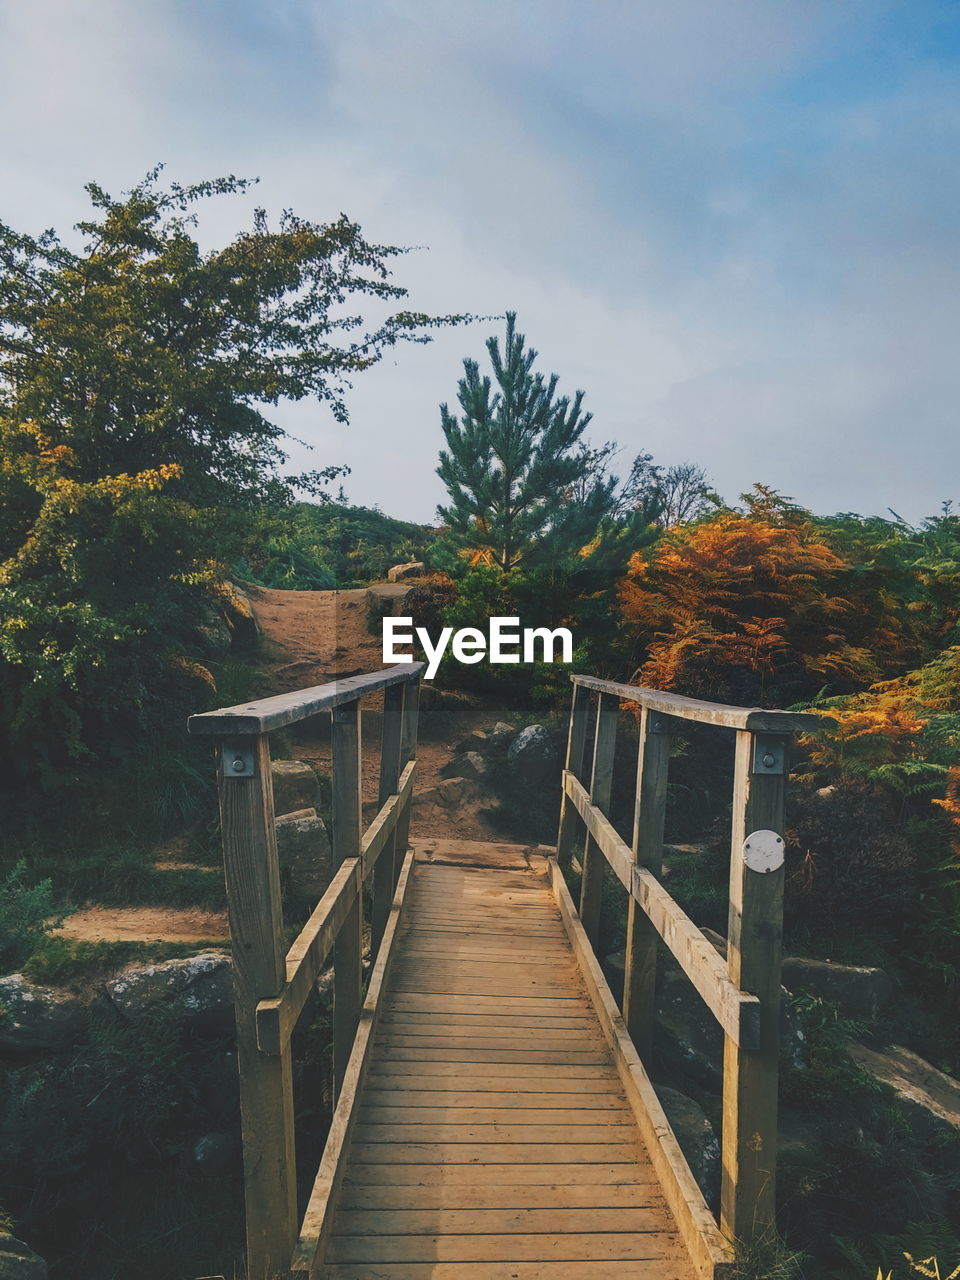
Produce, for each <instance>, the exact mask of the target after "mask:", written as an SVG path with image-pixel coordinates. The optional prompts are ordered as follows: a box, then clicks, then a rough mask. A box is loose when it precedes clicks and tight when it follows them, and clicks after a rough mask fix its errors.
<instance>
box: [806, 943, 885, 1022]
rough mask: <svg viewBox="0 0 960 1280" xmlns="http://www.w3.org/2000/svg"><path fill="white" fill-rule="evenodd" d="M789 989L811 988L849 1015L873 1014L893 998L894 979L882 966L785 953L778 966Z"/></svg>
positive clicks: (867, 1015)
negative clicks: (854, 963)
mask: <svg viewBox="0 0 960 1280" xmlns="http://www.w3.org/2000/svg"><path fill="white" fill-rule="evenodd" d="M781 975H782V978H783V985H784V986H785V987H786V988H787V990H788V991H792V992H797V991H810V992H812V993H813V994H814V995H816V996H821V997H822V998H823V999H824V1000H829V1001H830V1002H831V1003H832V1004H835V1005H836V1006H837V1008H838V1009H839V1010H840V1012H841V1013H844V1014H846V1015H847V1016H848V1017H852V1018H874V1017H876V1015H877V1013H878V1012H879V1010H880V1009H882V1008H883V1007H884V1006H885V1005H887V1004H889V1003H890V1001H891V999H892V998H893V983H892V982H891V980H890V977H889V975H888V974H886V973H885V972H884V970H883V969H873V968H869V967H867V966H865V965H853V964H835V963H834V962H833V961H832V960H808V959H806V958H805V957H804V956H785V957H784V961H783V968H782V970H781Z"/></svg>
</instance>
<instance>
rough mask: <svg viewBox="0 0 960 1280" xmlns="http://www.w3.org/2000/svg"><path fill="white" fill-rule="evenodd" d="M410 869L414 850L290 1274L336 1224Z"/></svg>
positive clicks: (301, 1270)
mask: <svg viewBox="0 0 960 1280" xmlns="http://www.w3.org/2000/svg"><path fill="white" fill-rule="evenodd" d="M412 868H413V855H412V854H411V855H409V856H408V857H407V858H406V859H405V861H404V866H403V868H402V870H401V872H400V879H399V880H398V882H397V889H396V893H395V894H394V898H393V902H392V904H391V908H390V914H389V916H388V917H387V922H386V927H385V929H384V934H383V945H382V946H381V948H380V951H379V954H378V955H377V958H376V961H375V963H374V966H373V970H372V972H371V974H370V986H369V989H368V991H367V995H366V999H365V1000H364V1002H363V1010H362V1012H361V1015H360V1025H359V1027H358V1030H357V1036H356V1040H355V1041H354V1045H353V1049H352V1052H351V1054H350V1060H349V1062H348V1063H347V1070H346V1073H345V1075H344V1080H343V1087H342V1088H341V1090H340V1096H339V1098H338V1100H337V1105H336V1108H335V1110H334V1114H333V1119H332V1121H331V1123H330V1132H329V1133H328V1134H327V1141H326V1144H325V1145H324V1149H323V1156H322V1158H321V1161H320V1168H319V1169H318V1170H317V1176H316V1179H315V1180H314V1184H313V1189H312V1191H311V1193H310V1199H309V1201H308V1202H307V1208H306V1212H305V1214H304V1217H303V1223H302V1225H301V1228H300V1237H299V1240H298V1241H297V1244H296V1248H295V1249H294V1251H293V1256H292V1259H291V1260H290V1263H289V1265H290V1272H291V1274H292V1275H297V1274H301V1275H303V1274H307V1275H310V1274H311V1273H312V1272H313V1271H314V1270H315V1267H316V1264H317V1260H318V1259H319V1258H322V1255H323V1248H324V1245H325V1243H326V1239H327V1235H328V1233H329V1230H330V1226H331V1222H332V1217H333V1214H332V1208H333V1204H334V1200H335V1197H336V1194H337V1191H338V1189H339V1186H340V1180H341V1178H342V1176H343V1170H344V1158H343V1157H344V1152H345V1150H346V1148H347V1144H348V1142H349V1141H350V1137H351V1134H352V1131H353V1128H354V1125H355V1124H356V1119H357V1113H358V1109H359V1106H358V1101H359V1098H360V1093H361V1089H362V1087H363V1082H364V1078H365V1076H366V1072H367V1067H368V1063H369V1055H370V1045H371V1044H372V1042H373V1037H374V1033H375V1032H376V1028H377V1019H378V1017H379V1014H380V1007H381V1004H382V997H383V990H384V987H385V986H386V982H387V978H388V975H389V972H390V962H391V959H392V952H393V948H394V943H395V941H396V937H397V931H398V928H399V924H400V916H401V912H402V910H403V899H404V895H405V893H406V889H407V884H408V882H409V878H410V872H411V870H412ZM284 1274H286V1271H284Z"/></svg>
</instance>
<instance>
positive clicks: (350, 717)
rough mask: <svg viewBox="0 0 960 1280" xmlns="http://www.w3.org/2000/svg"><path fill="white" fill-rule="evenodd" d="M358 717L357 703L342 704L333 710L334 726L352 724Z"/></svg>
mask: <svg viewBox="0 0 960 1280" xmlns="http://www.w3.org/2000/svg"><path fill="white" fill-rule="evenodd" d="M356 715H357V709H356V703H355V702H341V703H340V705H339V706H336V707H334V708H333V723H334V724H351V723H352V722H353V721H354V720H355V719H356Z"/></svg>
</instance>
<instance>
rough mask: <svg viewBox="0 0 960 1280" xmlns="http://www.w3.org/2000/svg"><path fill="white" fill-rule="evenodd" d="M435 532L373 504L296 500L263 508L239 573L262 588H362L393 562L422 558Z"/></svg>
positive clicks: (380, 576)
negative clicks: (372, 506)
mask: <svg viewBox="0 0 960 1280" xmlns="http://www.w3.org/2000/svg"><path fill="white" fill-rule="evenodd" d="M434 536H435V535H434V531H433V530H431V529H428V528H426V527H424V526H423V525H418V524H411V523H410V522H409V521H406V520H394V519H393V518H392V517H390V516H386V515H384V514H383V512H382V511H379V510H377V509H376V508H371V507H351V506H347V505H346V504H345V503H342V502H325V503H319V504H318V503H308V502H295V503H292V504H290V505H289V506H269V507H264V508H262V509H261V510H260V511H259V512H258V513H257V514H256V516H255V517H254V518H253V520H252V521H251V525H250V527H249V529H248V532H247V534H246V535H245V537H244V545H243V557H244V558H243V561H242V562H241V563H240V564H239V566H238V568H239V573H240V576H241V577H243V578H245V579H246V580H247V581H251V582H256V583H257V584H259V585H260V586H264V587H281V588H287V589H290V590H295V591H305V590H313V591H325V590H330V589H332V588H334V587H339V588H343V587H354V586H365V585H366V584H367V583H368V582H375V581H378V580H380V579H383V578H385V577H386V574H387V570H388V569H389V568H390V567H391V566H392V565H395V564H405V563H407V562H408V561H410V560H424V559H425V558H426V557H427V556H428V554H429V551H430V548H431V546H432V543H433V540H434Z"/></svg>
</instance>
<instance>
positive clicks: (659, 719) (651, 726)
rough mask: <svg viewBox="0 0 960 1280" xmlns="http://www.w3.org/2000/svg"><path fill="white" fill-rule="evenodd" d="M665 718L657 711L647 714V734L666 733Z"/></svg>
mask: <svg viewBox="0 0 960 1280" xmlns="http://www.w3.org/2000/svg"><path fill="white" fill-rule="evenodd" d="M666 732H667V717H666V716H664V715H661V713H660V712H659V711H648V712H647V733H666Z"/></svg>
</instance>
